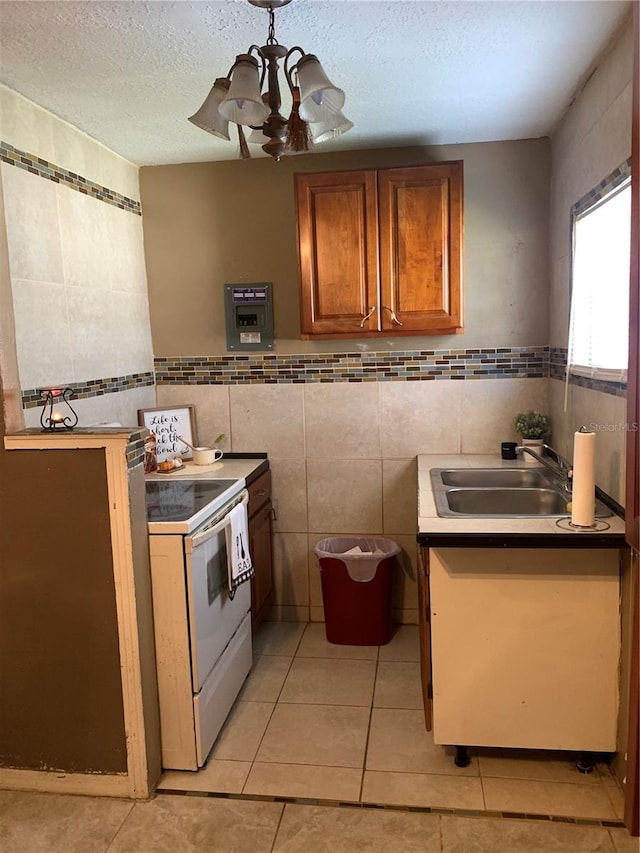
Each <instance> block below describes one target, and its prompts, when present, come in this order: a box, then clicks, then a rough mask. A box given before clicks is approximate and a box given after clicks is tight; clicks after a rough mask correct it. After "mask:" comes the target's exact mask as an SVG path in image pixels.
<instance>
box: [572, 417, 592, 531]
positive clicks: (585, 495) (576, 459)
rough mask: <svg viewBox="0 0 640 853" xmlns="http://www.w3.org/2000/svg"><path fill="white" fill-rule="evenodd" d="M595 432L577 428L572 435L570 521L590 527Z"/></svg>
mask: <svg viewBox="0 0 640 853" xmlns="http://www.w3.org/2000/svg"><path fill="white" fill-rule="evenodd" d="M595 451H596V434H595V432H586V431H585V432H583V431H582V430H579V431H578V432H576V433H574V436H573V495H572V498H571V500H572V511H571V523H572V524H575V525H576V526H578V527H592V526H593V522H594V512H595V502H596V475H595Z"/></svg>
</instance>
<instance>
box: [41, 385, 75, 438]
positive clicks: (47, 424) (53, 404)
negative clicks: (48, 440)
mask: <svg viewBox="0 0 640 853" xmlns="http://www.w3.org/2000/svg"><path fill="white" fill-rule="evenodd" d="M72 394H73V390H72V389H71V388H43V389H42V391H41V392H40V395H41V396H42V397H43V399H44V404H43V406H42V414H41V415H40V423H41V425H42V431H43V432H54V431H55V430H58V429H60V430H62V429H66V430H71V429H73V428H74V426H76V425H77V423H78V416H77V414H76V413H75V411H74V410H73V408H72V406H71V403H70V402H69V399H70V397H71V395H72Z"/></svg>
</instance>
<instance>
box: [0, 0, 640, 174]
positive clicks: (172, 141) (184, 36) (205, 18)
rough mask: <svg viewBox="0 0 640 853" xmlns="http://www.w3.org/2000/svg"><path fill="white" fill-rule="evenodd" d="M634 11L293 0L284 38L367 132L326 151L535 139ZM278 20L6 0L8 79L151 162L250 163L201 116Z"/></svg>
mask: <svg viewBox="0 0 640 853" xmlns="http://www.w3.org/2000/svg"><path fill="white" fill-rule="evenodd" d="M630 8H631V2H630V0H620V2H619V0H602V2H601V0H560V2H547V0H533V2H528V0H515V2H511V1H510V0H505V2H502V0H480V2H475V0H468V1H467V0H454V1H453V2H450V0H424V1H423V0H293V2H292V3H291V4H290V5H289V6H286V7H284V8H282V9H280V10H278V11H276V35H277V38H278V41H279V42H280V43H282V44H284V45H286V46H288V47H293V46H294V45H300V46H301V47H302V48H303V49H304V50H305V51H307V52H310V53H315V54H317V55H318V57H319V59H320V61H321V62H322V64H323V66H324V68H325V70H326V71H327V74H328V75H329V77H330V78H331V79H332V80H333V82H334V83H335V84H336V85H337V86H340V87H341V88H343V89H344V90H345V92H346V95H347V100H346V104H345V107H344V112H345V114H346V115H347V116H348V117H349V118H350V119H351V120H352V121H353V122H354V124H355V127H354V129H353V130H351V131H350V132H349V133H348V134H345V135H344V136H343V137H341V138H340V139H339V140H335V141H332V142H328V143H323V144H322V146H318V150H323V151H328V150H335V149H338V148H371V147H378V146H398V145H419V144H444V143H454V142H479V141H492V140H497V139H521V138H522V139H524V138H530V137H539V136H544V135H547V134H549V133H550V132H551V131H552V130H553V127H554V125H555V124H556V122H557V121H558V119H559V118H560V116H561V115H562V113H563V112H564V110H565V109H566V107H567V106H568V104H569V102H570V100H571V97H572V95H573V94H574V92H575V91H576V88H577V87H578V86H579V84H580V82H581V81H582V80H584V77H585V75H586V73H587V72H588V71H589V69H590V68H591V67H592V65H593V62H594V59H595V58H596V57H597V56H598V54H599V53H601V51H602V50H603V49H604V48H605V47H606V45H607V43H608V41H609V39H610V38H611V36H612V35H613V34H614V33H615V31H616V30H617V28H618V27H619V26H620V25H621V23H622V22H623V20H624V18H625V16H626V14H627V13H628V11H629V9H630ZM267 24H268V14H267V12H266V11H265V10H263V9H258V8H255V7H253V6H251V5H249V4H248V3H247V2H246V0H223V1H222V2H212V3H203V2H187V0H177V2H141V0H136V1H135V2H103V1H102V0H87V1H85V2H76V0H45V2H40V0H29V2H24V0H21V1H20V2H16V0H9V2H7V0H1V2H0V48H1V53H0V80H1V81H2V82H3V83H6V85H8V86H9V87H11V88H12V89H15V90H16V91H18V92H20V93H21V94H23V95H25V96H26V97H28V98H30V99H31V100H33V101H35V102H36V103H37V104H40V105H41V106H43V107H45V108H46V109H48V110H50V111H51V112H53V113H55V114H56V115H58V116H60V117H61V118H63V119H66V120H67V121H69V122H70V123H71V124H73V125H75V126H76V127H79V128H81V129H82V130H84V131H85V132H86V133H88V134H89V135H90V136H92V137H94V138H95V139H97V140H99V141H100V142H102V143H104V144H105V145H107V146H108V147H109V148H111V149H112V150H114V151H116V152H118V153H119V154H121V155H122V156H123V157H126V158H128V159H129V160H131V161H132V162H133V163H136V164H138V165H145V164H160V163H184V162H197V161H204V160H223V159H230V158H235V157H237V156H238V152H237V145H236V144H234V143H230V142H225V141H223V140H218V139H216V138H214V137H213V136H211V135H209V134H207V133H205V132H204V131H202V130H199V129H198V128H196V127H194V126H193V125H192V124H191V123H190V122H188V121H187V120H186V118H187V116H189V115H191V114H192V113H193V112H195V110H196V109H197V108H198V107H199V106H200V104H201V102H202V101H203V100H204V97H205V95H206V94H207V92H208V91H209V88H210V86H211V83H212V81H213V78H215V77H218V76H224V75H226V73H227V71H228V69H229V67H230V66H231V64H232V62H233V60H234V57H235V55H236V54H237V53H242V52H245V51H246V50H247V48H248V47H249V45H250V44H253V43H257V44H264V43H265V41H266V34H267ZM254 149H255V150H254ZM252 153H254V154H261V151H260V149H259V147H255V146H253V147H252Z"/></svg>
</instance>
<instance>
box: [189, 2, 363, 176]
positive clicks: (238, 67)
mask: <svg viewBox="0 0 640 853" xmlns="http://www.w3.org/2000/svg"><path fill="white" fill-rule="evenodd" d="M248 2H249V3H251V4H252V5H253V6H259V7H261V8H266V9H267V10H268V12H269V34H268V37H267V43H266V44H265V45H263V46H262V47H258V46H257V45H255V44H254V45H251V47H250V48H249V49H248V51H247V53H241V54H239V55H238V56H236V60H235V62H234V63H233V65H232V66H231V68H230V70H229V73H228V74H227V76H226V77H218V78H217V79H216V80H215V82H214V84H213V86H212V88H211V91H210V92H209V94H208V95H207V97H206V99H205V101H204V103H203V104H202V106H201V107H200V109H199V110H198V111H197V112H196V113H194V114H193V115H192V116H190V117H189V121H190V122H192V124H195V125H196V126H197V127H199V128H201V129H202V130H205V131H206V132H207V133H211V134H213V135H214V136H217V137H219V138H220V139H226V140H228V139H229V138H230V137H229V125H230V124H236V125H237V126H238V138H239V140H240V152H241V156H243V157H248V156H250V154H249V148H248V145H247V141H246V140H245V136H244V130H243V128H245V127H247V128H250V130H252V131H253V132H252V133H251V134H250V135H249V138H248V141H249V142H251V143H254V142H255V143H260V144H261V145H262V149H263V151H265V152H266V153H267V154H269V155H270V156H271V157H273V158H274V159H275V160H279V159H280V157H281V156H282V155H283V154H288V153H296V152H301V151H307V150H309V147H310V145H311V144H313V143H318V142H323V141H325V140H327V139H331V138H333V137H335V136H338V135H340V134H341V133H345V132H346V131H347V130H350V129H351V128H352V127H353V123H352V122H350V121H349V119H348V118H346V116H344V115H343V113H342V112H341V110H342V107H343V106H344V102H345V94H344V92H343V91H342V89H339V88H338V87H337V86H334V84H333V83H332V82H331V80H330V79H329V78H328V77H327V75H326V73H325V71H324V69H323V67H322V65H321V64H320V62H319V60H318V57H317V56H315V55H314V54H312V53H305V52H304V50H302V48H301V47H297V46H296V47H292V48H290V49H288V48H286V47H284V46H283V45H281V44H279V43H278V41H277V39H276V36H275V13H274V9H275V8H278V7H280V6H285V5H287V4H288V3H290V2H291V0H248ZM281 61H283V70H284V76H285V80H286V84H287V86H288V89H289V94H290V96H291V101H292V107H291V112H290V114H289V117H288V118H285V117H284V116H283V115H282V114H281V113H280V110H281V107H282V99H281V93H280V80H279V72H280V70H281V68H280V62H281Z"/></svg>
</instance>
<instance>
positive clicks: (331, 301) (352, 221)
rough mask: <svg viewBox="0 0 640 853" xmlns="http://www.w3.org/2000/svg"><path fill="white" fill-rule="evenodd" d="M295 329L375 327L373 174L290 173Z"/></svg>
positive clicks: (315, 331)
mask: <svg viewBox="0 0 640 853" xmlns="http://www.w3.org/2000/svg"><path fill="white" fill-rule="evenodd" d="M296 198H297V207H298V236H299V250H300V274H301V282H302V299H301V330H302V333H303V336H304V335H306V334H313V335H317V334H323V333H325V334H326V333H330V334H334V333H348V334H350V335H351V336H352V337H357V336H358V333H360V332H361V331H363V330H364V331H371V330H376V329H377V328H379V326H378V323H379V311H378V310H377V308H376V310H374V311H373V312H372V314H371V317H370V318H369V319H367V320H366V321H365V322H364V325H362V326H361V325H360V324H361V323H362V322H363V319H364V318H365V317H366V316H367V315H368V314H369V313H370V309H371V308H372V307H373V306H377V303H378V240H377V213H376V207H377V206H376V185H375V175H374V174H373V173H367V172H342V173H331V174H327V173H319V174H312V175H296Z"/></svg>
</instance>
